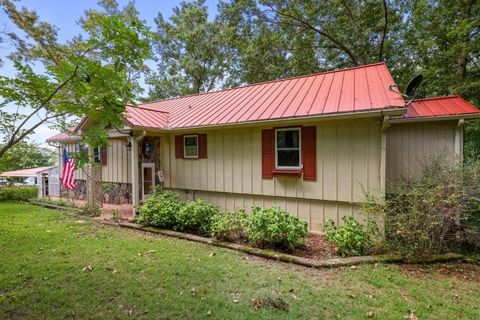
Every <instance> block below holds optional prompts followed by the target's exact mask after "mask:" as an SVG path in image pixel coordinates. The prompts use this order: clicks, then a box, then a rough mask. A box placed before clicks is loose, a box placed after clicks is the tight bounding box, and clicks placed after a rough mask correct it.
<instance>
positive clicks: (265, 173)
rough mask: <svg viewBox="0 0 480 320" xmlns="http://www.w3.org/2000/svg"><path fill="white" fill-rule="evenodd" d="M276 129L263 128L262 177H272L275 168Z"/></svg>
mask: <svg viewBox="0 0 480 320" xmlns="http://www.w3.org/2000/svg"><path fill="white" fill-rule="evenodd" d="M274 135H275V130H274V129H266V130H262V178H263V179H272V178H273V169H274V168H275V137H274Z"/></svg>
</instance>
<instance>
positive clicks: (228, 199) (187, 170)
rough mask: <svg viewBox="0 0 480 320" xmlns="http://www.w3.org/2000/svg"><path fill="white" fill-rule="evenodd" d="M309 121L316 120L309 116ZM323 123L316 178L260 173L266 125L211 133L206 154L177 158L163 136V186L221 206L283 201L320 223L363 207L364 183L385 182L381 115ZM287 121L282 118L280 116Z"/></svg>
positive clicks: (315, 226) (315, 225)
mask: <svg viewBox="0 0 480 320" xmlns="http://www.w3.org/2000/svg"><path fill="white" fill-rule="evenodd" d="M309 125H310V124H309ZM316 125H317V139H316V142H317V179H316V181H305V180H303V179H301V178H277V177H276V178H274V179H272V180H268V179H262V154H261V151H262V146H261V132H262V129H264V128H271V127H275V125H272V126H270V127H245V128H240V129H222V130H220V129H217V130H208V131H202V132H204V133H207V148H208V158H207V159H195V160H192V159H176V158H175V141H174V139H175V136H174V135H173V134H172V135H170V136H169V137H162V139H161V150H162V152H161V154H162V159H161V168H162V169H163V170H164V171H165V177H166V180H165V186H166V187H167V188H173V189H177V190H179V191H181V194H182V195H183V196H184V197H185V198H188V199H192V198H203V199H205V200H207V201H210V202H213V203H216V204H218V205H219V206H220V207H221V208H222V209H223V210H235V209H238V208H246V209H249V208H250V207H251V206H254V205H258V206H263V207H270V206H272V205H277V206H280V207H282V208H285V209H286V210H287V211H288V212H290V213H291V214H293V215H295V216H297V217H299V218H301V219H303V220H305V221H307V222H308V223H309V227H310V229H311V230H313V231H315V230H321V229H322V225H323V224H324V222H325V221H326V220H327V219H332V220H334V221H336V222H337V223H341V221H340V218H341V216H343V215H358V210H359V206H358V203H360V202H362V201H363V200H364V190H380V183H381V182H380V181H381V179H380V161H381V160H380V159H381V156H380V153H381V150H380V146H381V121H380V119H379V118H369V119H358V120H351V121H350V120H343V121H322V122H318V123H316ZM279 126H281V124H279Z"/></svg>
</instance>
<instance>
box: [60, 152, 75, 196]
mask: <svg viewBox="0 0 480 320" xmlns="http://www.w3.org/2000/svg"><path fill="white" fill-rule="evenodd" d="M74 171H75V160H74V159H73V158H69V157H68V152H67V149H66V148H63V178H62V185H63V187H64V188H65V189H67V190H72V189H73V188H75V184H76V183H77V181H76V180H75V174H74Z"/></svg>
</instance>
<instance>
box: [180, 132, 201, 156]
mask: <svg viewBox="0 0 480 320" xmlns="http://www.w3.org/2000/svg"><path fill="white" fill-rule="evenodd" d="M183 152H184V158H198V136H197V135H186V136H183Z"/></svg>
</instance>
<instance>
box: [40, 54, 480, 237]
mask: <svg viewBox="0 0 480 320" xmlns="http://www.w3.org/2000/svg"><path fill="white" fill-rule="evenodd" d="M392 85H394V80H393V78H392V76H391V74H390V72H389V70H388V69H387V66H386V65H385V64H384V63H377V64H371V65H365V66H360V67H355V68H349V69H343V70H336V71H330V72H323V73H318V74H313V75H307V76H300V77H294V78H288V79H281V80H274V81H269V82H264V83H258V84H251V85H246V86H243V87H238V88H232V89H225V90H220V91H216V92H209V93H203V94H197V95H190V96H184V97H178V98H171V99H165V100H159V101H152V102H147V103H143V104H141V105H139V106H138V107H133V106H127V107H126V111H125V124H124V127H122V128H114V127H112V128H109V137H110V138H109V144H108V146H105V147H104V148H97V149H95V150H90V153H91V155H92V156H93V157H94V159H95V162H98V163H99V164H101V167H102V180H103V181H104V182H108V183H109V184H108V185H109V186H110V191H109V194H108V195H107V196H106V197H105V201H106V202H114V203H132V204H133V205H138V204H139V202H140V201H141V200H142V199H145V197H146V196H147V194H148V192H149V190H150V189H151V188H152V187H153V186H155V185H158V184H159V183H161V184H162V185H163V187H165V188H169V189H174V190H177V191H178V192H179V193H180V194H181V196H182V197H183V198H185V199H197V198H202V199H205V200H207V201H210V202H212V203H216V204H218V205H219V206H220V207H221V208H222V209H225V210H234V209H236V208H250V207H251V206H253V205H256V206H264V207H269V206H272V205H278V206H280V207H283V208H285V209H286V210H287V211H288V212H290V213H291V214H293V215H295V216H298V217H299V218H300V219H303V220H306V221H307V222H308V223H309V228H310V229H311V230H312V231H315V230H320V229H321V228H322V224H323V223H324V222H325V221H326V220H327V219H329V218H330V219H333V220H334V221H337V222H338V221H340V218H341V216H343V215H357V214H358V211H359V204H361V203H362V202H363V201H365V192H374V193H377V194H380V195H382V194H385V193H386V192H387V191H388V190H387V189H386V188H387V186H388V185H394V184H396V183H399V181H400V179H401V177H402V176H406V175H411V174H419V173H420V172H421V170H422V165H423V164H428V162H429V161H431V160H432V159H434V158H435V157H437V156H439V155H441V154H447V158H448V160H449V161H451V162H452V163H454V162H456V161H461V160H462V153H463V123H464V120H468V119H476V118H479V117H480V111H479V110H478V109H477V108H475V107H474V106H472V105H471V104H469V103H468V102H466V101H465V100H463V99H462V98H460V97H458V96H455V97H442V98H430V99H422V100H415V101H411V102H410V103H409V104H408V105H407V104H406V101H405V100H404V99H403V98H402V96H401V95H400V94H399V93H398V92H396V90H392V89H391V88H392ZM90 125H93V124H92V123H91V122H90V121H89V120H88V119H83V120H82V122H81V123H80V124H79V125H78V126H77V128H76V130H75V134H73V135H72V134H71V135H68V134H65V133H63V134H59V135H56V136H54V137H51V138H50V139H48V141H49V142H51V143H56V144H57V145H58V146H59V147H60V151H61V148H62V147H66V148H67V149H68V151H69V152H75V151H78V150H80V148H84V146H83V145H82V144H81V135H82V132H84V130H85V129H86V128H88V126H90ZM59 155H60V154H59ZM76 178H77V179H78V184H77V188H76V190H75V191H74V192H73V193H71V196H73V197H77V198H82V197H85V181H86V180H87V176H86V175H85V173H84V172H82V170H77V172H76Z"/></svg>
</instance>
